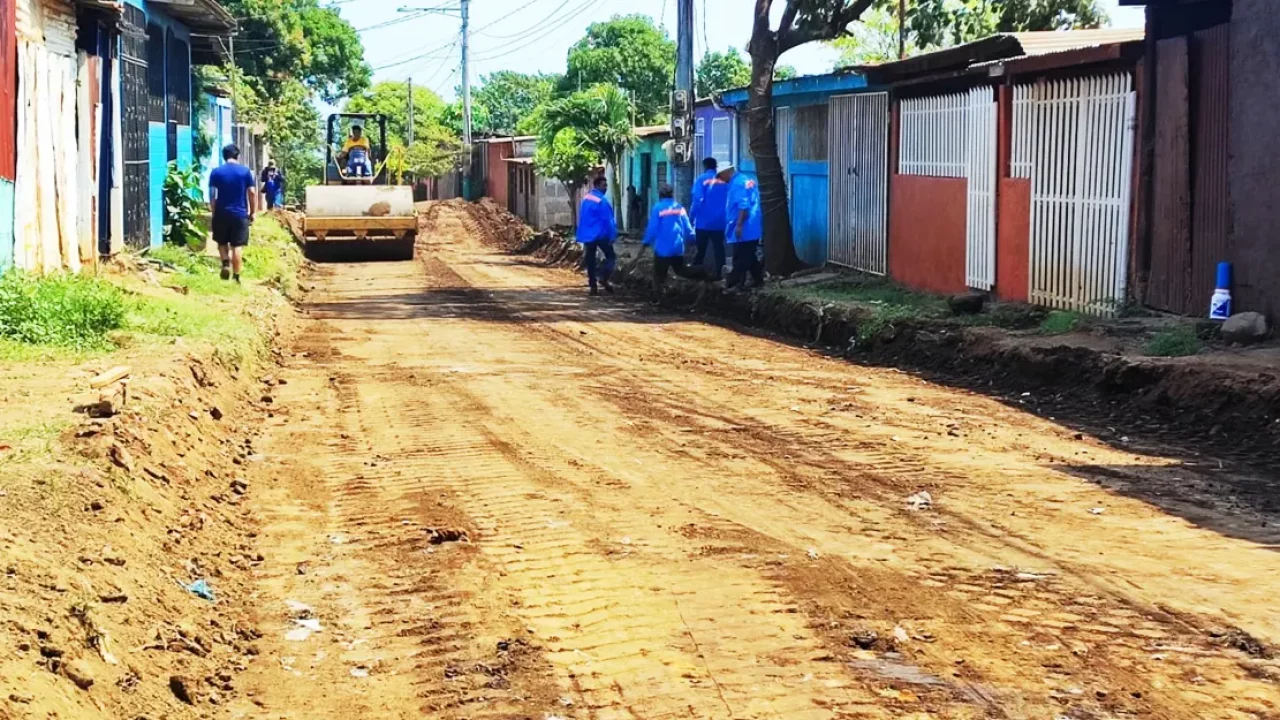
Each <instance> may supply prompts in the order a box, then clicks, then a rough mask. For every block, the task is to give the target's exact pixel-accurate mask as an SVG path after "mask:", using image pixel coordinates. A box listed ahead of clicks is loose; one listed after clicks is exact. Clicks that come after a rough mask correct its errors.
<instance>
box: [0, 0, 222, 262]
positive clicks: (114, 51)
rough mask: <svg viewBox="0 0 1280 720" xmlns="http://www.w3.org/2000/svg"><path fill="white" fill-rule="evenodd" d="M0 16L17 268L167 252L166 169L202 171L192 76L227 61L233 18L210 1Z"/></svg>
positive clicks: (10, 7) (7, 1)
mask: <svg viewBox="0 0 1280 720" xmlns="http://www.w3.org/2000/svg"><path fill="white" fill-rule="evenodd" d="M0 7H4V10H5V13H4V15H5V16H8V17H10V18H11V19H12V27H13V30H14V31H13V34H12V35H11V36H10V37H12V39H13V40H14V54H15V55H16V58H17V60H16V63H15V66H16V68H17V79H16V93H17V101H16V113H15V115H16V128H15V132H14V138H15V142H14V144H15V146H16V148H17V150H16V153H15V157H14V158H12V160H11V162H12V163H13V165H14V167H15V169H16V171H15V172H14V173H13V175H14V178H13V180H14V188H13V194H14V197H15V200H14V207H15V210H14V212H13V222H12V226H13V228H14V234H13V245H12V249H13V252H12V254H11V257H12V262H13V264H14V265H16V266H17V267H20V268H23V269H27V270H32V271H40V272H52V271H56V270H61V269H68V270H72V271H75V270H78V269H79V268H80V266H81V264H82V263H91V262H94V261H96V259H97V257H98V256H99V255H105V254H110V253H112V252H116V251H118V250H120V249H121V248H123V247H124V246H125V245H130V246H133V247H136V248H144V247H149V246H152V245H155V244H158V243H160V242H162V241H163V218H164V214H163V213H164V203H163V185H164V177H165V175H166V174H167V171H168V163H169V162H171V161H176V162H178V163H179V164H188V165H189V164H190V163H192V162H193V161H194V138H193V130H192V97H191V94H192V93H191V67H192V65H193V63H201V62H214V61H217V60H218V59H219V58H220V57H222V51H223V47H224V42H223V41H222V38H223V37H224V36H226V35H228V34H229V33H230V32H232V31H233V30H234V28H235V20H234V18H233V17H232V16H231V15H230V14H229V13H227V11H226V10H225V9H224V8H222V7H221V6H220V5H218V3H216V2H214V0H127V2H120V1H118V0H74V1H73V0H16V2H14V1H13V0H3V5H2V6H0ZM5 28H6V24H5V23H0V30H4V29H5ZM0 36H3V35H0ZM0 47H4V46H3V45H0ZM4 49H5V52H8V48H7V47H4ZM2 96H3V92H0V97H2ZM3 124H6V123H0V125H3ZM0 137H3V133H0ZM0 148H3V144H2V143H0ZM0 157H3V151H2V150H0ZM2 172H3V163H0V173H2ZM6 247H8V245H7V244H6ZM0 257H2V256H0Z"/></svg>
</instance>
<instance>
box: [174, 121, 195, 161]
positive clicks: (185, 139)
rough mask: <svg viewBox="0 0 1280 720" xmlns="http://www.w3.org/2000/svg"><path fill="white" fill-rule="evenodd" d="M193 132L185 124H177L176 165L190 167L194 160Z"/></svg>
mask: <svg viewBox="0 0 1280 720" xmlns="http://www.w3.org/2000/svg"><path fill="white" fill-rule="evenodd" d="M195 156H196V150H195V134H194V133H193V132H192V130H191V128H190V127H188V126H186V125H179V126H178V167H180V168H183V169H184V170H185V169H186V168H189V167H191V165H192V164H193V163H194V162H195Z"/></svg>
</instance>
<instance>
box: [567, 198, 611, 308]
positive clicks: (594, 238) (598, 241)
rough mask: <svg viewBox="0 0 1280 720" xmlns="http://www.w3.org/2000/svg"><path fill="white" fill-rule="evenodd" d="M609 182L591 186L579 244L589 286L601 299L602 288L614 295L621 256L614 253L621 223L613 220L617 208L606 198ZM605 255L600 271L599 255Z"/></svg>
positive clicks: (584, 201) (580, 224) (584, 205)
mask: <svg viewBox="0 0 1280 720" xmlns="http://www.w3.org/2000/svg"><path fill="white" fill-rule="evenodd" d="M608 189H609V181H608V180H606V179H605V177H604V176H603V175H601V176H599V177H597V178H596V179H595V180H594V181H593V182H592V183H591V190H590V191H589V192H588V193H587V194H586V195H584V196H583V197H582V205H581V206H580V207H579V208H578V232H577V240H578V242H580V243H582V254H583V263H584V264H585V265H586V266H587V282H588V283H590V285H591V294H592V295H599V294H600V289H599V287H598V285H601V284H603V285H604V290H605V292H607V293H612V292H613V283H612V282H610V279H611V278H612V277H613V270H614V267H616V266H617V264H618V256H617V254H616V253H614V251H613V241H614V240H617V239H618V223H617V221H616V220H614V217H613V205H611V204H610V203H609V198H607V197H605V195H606V191H607V190H608ZM597 251H599V252H601V253H603V254H604V265H603V266H600V267H597V262H598V261H599V258H597V257H596V252H597Z"/></svg>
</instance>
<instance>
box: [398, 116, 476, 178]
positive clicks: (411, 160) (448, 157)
mask: <svg viewBox="0 0 1280 720" xmlns="http://www.w3.org/2000/svg"><path fill="white" fill-rule="evenodd" d="M440 133H441V134H440V135H439V136H438V137H436V138H433V139H432V140H429V141H427V142H417V143H414V144H413V145H411V146H410V147H409V148H408V149H406V150H405V151H404V169H405V171H406V172H409V173H412V174H413V176H414V177H437V176H439V175H443V174H444V173H446V172H448V171H449V170H450V169H452V168H453V167H454V165H455V164H456V163H457V160H458V156H459V155H460V154H461V153H462V142H461V141H460V140H458V139H457V138H456V137H454V136H453V134H452V133H451V132H450V131H448V130H445V129H443V128H441V129H440ZM415 134H416V133H415Z"/></svg>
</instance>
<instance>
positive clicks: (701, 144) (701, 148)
mask: <svg viewBox="0 0 1280 720" xmlns="http://www.w3.org/2000/svg"><path fill="white" fill-rule="evenodd" d="M693 154H694V155H695V156H696V157H695V158H694V159H695V160H701V159H702V158H704V157H706V156H707V119H706V118H698V123H697V125H695V126H694V131H693Z"/></svg>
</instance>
